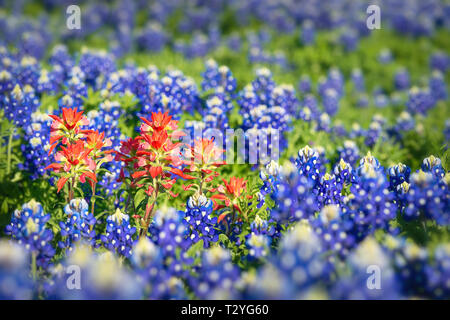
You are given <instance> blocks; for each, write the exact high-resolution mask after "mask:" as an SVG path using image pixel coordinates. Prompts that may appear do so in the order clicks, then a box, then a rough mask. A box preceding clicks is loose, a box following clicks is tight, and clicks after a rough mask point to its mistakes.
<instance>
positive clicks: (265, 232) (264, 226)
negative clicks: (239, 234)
mask: <svg viewBox="0 0 450 320" xmlns="http://www.w3.org/2000/svg"><path fill="white" fill-rule="evenodd" d="M274 234H275V228H274V227H273V226H271V225H269V222H268V221H267V220H263V219H261V217H260V216H259V215H257V216H256V217H255V219H254V220H253V222H252V223H251V224H250V233H249V234H248V235H246V237H245V238H246V245H247V247H248V248H249V251H248V254H249V256H250V258H251V259H259V258H262V257H267V255H268V254H269V246H270V244H271V239H272V236H273V235H274Z"/></svg>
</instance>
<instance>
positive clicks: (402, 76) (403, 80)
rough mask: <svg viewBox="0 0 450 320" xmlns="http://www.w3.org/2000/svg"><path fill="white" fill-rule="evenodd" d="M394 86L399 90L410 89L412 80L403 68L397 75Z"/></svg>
mask: <svg viewBox="0 0 450 320" xmlns="http://www.w3.org/2000/svg"><path fill="white" fill-rule="evenodd" d="M394 86H395V88H396V89H397V90H406V89H408V88H409V86H410V79H409V72H408V70H406V69H405V68H402V69H400V70H398V71H397V72H396V73H395V75H394Z"/></svg>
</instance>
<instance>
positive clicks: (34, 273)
mask: <svg viewBox="0 0 450 320" xmlns="http://www.w3.org/2000/svg"><path fill="white" fill-rule="evenodd" d="M36 256H37V254H36V252H33V253H32V254H31V276H32V278H33V280H36V277H37V265H36Z"/></svg>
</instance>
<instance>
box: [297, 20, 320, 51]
mask: <svg viewBox="0 0 450 320" xmlns="http://www.w3.org/2000/svg"><path fill="white" fill-rule="evenodd" d="M315 39H316V30H315V28H314V24H313V23H312V21H308V20H307V21H305V22H303V25H302V28H301V36H300V40H301V42H302V43H303V44H304V45H305V46H308V45H311V44H314V42H315Z"/></svg>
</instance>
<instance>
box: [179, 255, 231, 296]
mask: <svg viewBox="0 0 450 320" xmlns="http://www.w3.org/2000/svg"><path fill="white" fill-rule="evenodd" d="M201 258H202V259H201V264H200V266H198V267H195V268H194V269H193V271H195V275H192V276H191V277H189V279H188V283H189V286H190V287H191V289H192V290H193V291H194V293H195V295H196V296H197V297H198V298H199V299H225V298H228V299H231V298H233V297H236V296H237V290H236V288H235V282H236V281H237V280H238V278H239V269H238V268H237V267H236V266H235V265H234V264H233V263H232V262H231V254H230V252H229V251H228V250H227V249H223V248H221V247H212V248H209V249H207V250H204V251H203V252H202V254H201Z"/></svg>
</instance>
